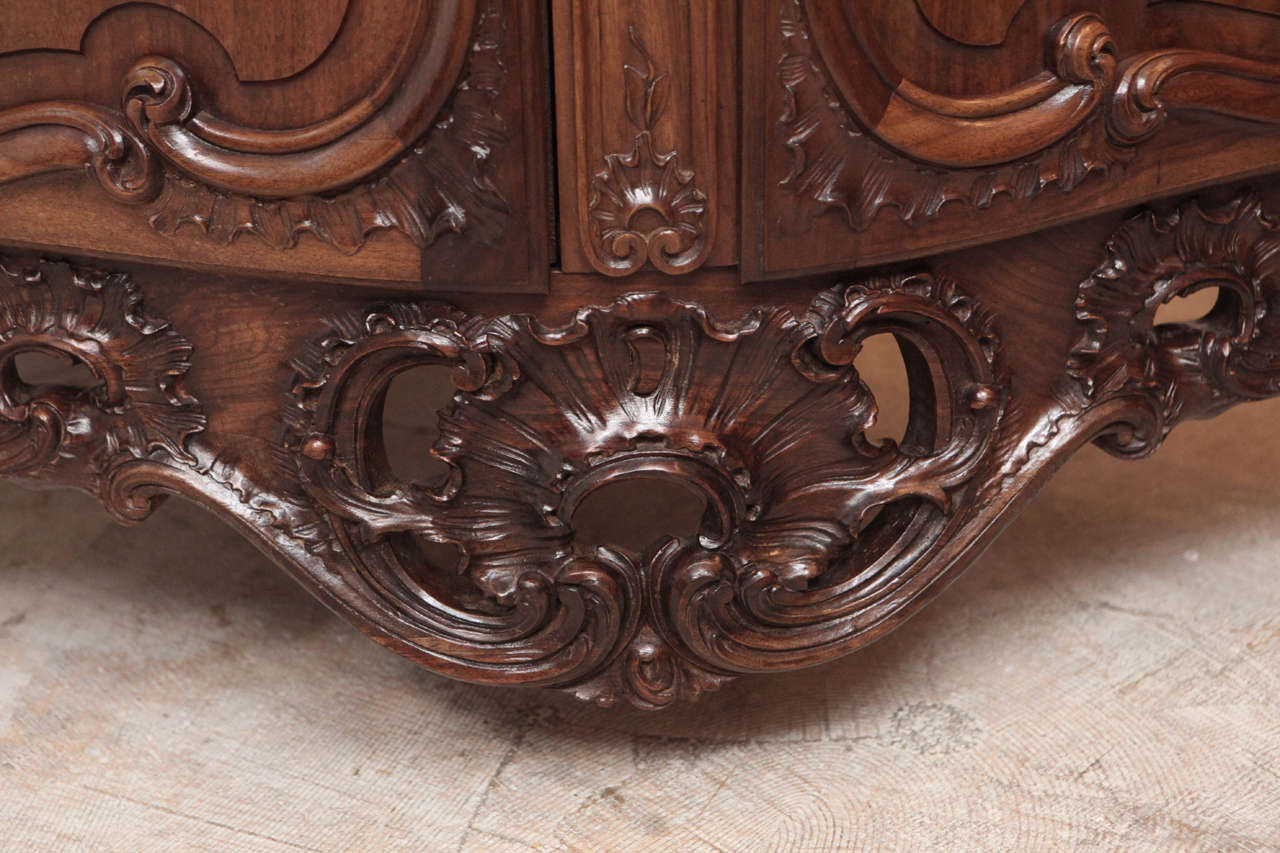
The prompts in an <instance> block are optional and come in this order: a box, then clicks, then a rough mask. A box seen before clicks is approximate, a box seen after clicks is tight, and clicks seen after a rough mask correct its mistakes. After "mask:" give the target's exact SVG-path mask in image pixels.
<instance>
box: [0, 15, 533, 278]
mask: <svg viewBox="0 0 1280 853" xmlns="http://www.w3.org/2000/svg"><path fill="white" fill-rule="evenodd" d="M0 6H3V7H5V8H4V12H5V16H6V21H7V23H9V22H11V25H8V26H6V28H5V30H4V32H3V34H0V81H3V82H4V84H5V85H0V93H2V94H0V183H3V184H4V185H3V186H0V198H3V199H4V200H5V204H4V206H3V211H2V212H0V239H5V240H7V241H9V242H23V243H32V244H37V245H49V246H58V247H67V248H71V249H83V250H86V251H89V252H98V253H102V254H107V255H123V256H130V257H144V258H151V259H155V260H160V261H168V262H175V263H187V264H199V265H206V266H214V267H227V268H233V269H238V268H246V269H258V270H263V271H268V272H270V271H276V272H288V273H292V274H301V275H319V276H336V277H343V276H352V277H360V278H368V279H372V280H375V281H379V280H380V281H383V282H402V283H406V284H415V285H418V284H420V283H422V282H426V283H427V284H429V285H431V286H437V287H446V288H458V287H483V288H504V289H521V290H537V289H541V288H542V287H543V286H544V284H545V276H546V269H547V265H548V264H547V240H546V231H545V227H546V226H545V222H544V221H543V217H542V216H541V215H538V216H532V215H531V212H533V211H537V212H538V213H539V214H541V211H542V210H544V209H545V200H546V181H547V164H546V151H545V141H544V134H543V132H542V130H541V128H542V126H543V123H544V121H545V117H544V104H545V95H546V93H545V87H546V74H547V71H546V56H545V50H544V47H543V45H544V42H543V39H544V38H545V33H544V27H543V23H544V22H543V20H542V15H541V14H540V12H538V11H537V10H536V9H535V8H534V7H533V6H532V5H531V4H528V3H523V2H520V0H321V2H316V3H308V4H306V5H305V7H304V6H300V5H294V4H284V3H280V4H253V5H252V9H249V7H248V6H246V4H242V3H237V2H234V0H163V2H160V3H157V4H154V5H150V4H149V5H138V4H129V3H121V2H111V0H52V3H46V4H42V5H41V6H36V5H35V4H32V3H25V2H18V0H3V2H0ZM10 7H11V8H10ZM246 10H248V11H246ZM79 173H87V174H79ZM88 180H93V181H96V182H97V184H98V185H99V190H101V191H100V192H98V193H97V194H96V195H95V194H93V193H89V192H86V191H85V187H84V183H85V182H86V181H88ZM102 191H105V192H102ZM59 199H62V200H63V201H62V202H61V203H59ZM69 199H74V201H75V208H76V209H74V210H68V209H65V208H66V204H67V200H69Z"/></svg>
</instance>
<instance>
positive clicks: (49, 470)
mask: <svg viewBox="0 0 1280 853" xmlns="http://www.w3.org/2000/svg"><path fill="white" fill-rule="evenodd" d="M0 279H2V280H0V475H3V476H9V477H17V478H20V479H40V480H47V481H52V482H58V483H63V484H66V485H72V486H76V487H78V488H82V489H84V490H86V491H89V492H90V493H92V494H95V495H97V496H98V497H99V498H100V499H101V500H103V502H104V503H106V504H107V506H108V508H110V509H111V510H112V511H114V512H115V513H116V514H117V515H119V516H121V517H124V518H129V519H133V520H136V519H138V518H140V517H142V516H143V515H145V514H146V512H147V511H148V510H149V502H148V501H145V500H143V501H140V502H138V501H134V500H132V497H131V495H130V494H129V493H128V492H127V491H120V490H119V489H117V487H116V484H117V482H118V480H119V478H120V477H122V476H128V475H129V472H130V468H131V466H134V465H136V464H139V463H143V462H156V461H160V462H162V463H172V464H175V465H179V466H188V465H193V464H194V463H195V461H196V460H195V457H194V456H193V455H192V454H191V452H190V451H189V447H188V445H189V441H190V439H191V437H192V436H194V435H196V434H198V433H200V432H201V431H203V429H204V427H205V416H204V414H203V412H202V411H201V407H200V404H199V402H198V401H197V400H196V399H195V397H194V396H192V394H191V393H190V391H189V390H188V388H187V371H188V369H189V368H190V358H191V345H190V344H189V343H187V341H186V340H185V339H184V338H183V337H182V336H181V335H179V334H178V333H176V332H175V331H173V330H172V329H171V328H169V326H168V324H167V323H165V322H164V321H163V320H160V319H158V318H157V317H155V316H154V315H152V314H151V313H149V312H148V311H147V310H146V308H145V307H144V306H143V304H142V299H141V296H140V295H139V293H138V291H137V289H136V287H135V286H134V284H133V282H132V281H131V280H130V278H129V277H128V276H127V275H125V274H123V273H110V272H104V271H101V270H96V269H90V268H82V267H72V266H68V265H66V264H58V263H51V262H31V263H21V262H18V261H15V260H12V259H4V258H0ZM28 352H39V353H45V354H48V355H53V356H57V357H59V358H60V359H63V360H70V361H73V362H78V363H79V364H81V365H83V366H84V367H86V368H88V370H89V371H90V372H91V373H92V375H93V376H94V377H95V378H96V379H97V380H98V384H97V385H96V386H95V387H92V388H78V387H61V386H56V385H54V386H48V385H45V386H41V385H32V384H30V383H28V382H27V381H26V380H24V378H23V377H22V376H21V375H20V373H19V370H18V365H17V362H16V359H17V357H18V356H19V355H20V354H22V353H28Z"/></svg>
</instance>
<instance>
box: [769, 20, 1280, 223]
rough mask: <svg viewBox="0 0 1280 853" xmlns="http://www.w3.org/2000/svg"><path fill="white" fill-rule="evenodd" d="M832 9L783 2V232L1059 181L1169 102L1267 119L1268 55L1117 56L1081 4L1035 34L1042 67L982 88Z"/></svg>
mask: <svg viewBox="0 0 1280 853" xmlns="http://www.w3.org/2000/svg"><path fill="white" fill-rule="evenodd" d="M839 5H840V4H834V3H826V2H822V0H786V2H785V3H784V4H783V6H782V11H781V40H782V58H781V60H780V62H779V65H778V82H779V84H780V86H781V87H782V89H783V91H784V93H785V95H784V101H783V110H782V112H781V114H780V115H779V117H778V122H777V131H778V137H779V141H780V143H781V145H782V146H783V147H785V148H786V149H787V151H788V154H789V157H790V160H791V167H790V170H789V172H788V173H787V175H786V176H785V177H784V178H783V179H782V181H781V186H783V187H785V188H787V189H788V190H789V191H790V193H791V195H792V197H793V199H794V200H795V202H796V203H795V204H794V205H791V206H790V208H791V209H790V210H788V211H787V212H786V213H785V214H784V223H783V224H784V227H785V228H786V230H787V231H788V232H790V233H803V232H805V231H806V230H807V229H808V228H809V227H810V224H811V222H812V220H813V219H814V218H815V217H816V216H819V215H821V214H822V213H823V212H825V211H827V210H832V209H834V210H837V211H839V212H840V213H841V215H842V217H843V219H844V220H845V222H846V223H847V224H848V226H849V227H850V228H851V229H852V230H855V231H862V230H865V229H866V228H868V227H869V226H870V224H871V222H872V221H873V220H874V219H875V218H876V216H877V215H878V214H879V213H880V211H882V210H884V209H886V208H887V209H892V210H894V211H896V213H897V215H898V217H899V218H900V219H901V220H902V221H904V222H908V223H920V222H924V221H927V220H929V219H932V218H934V217H935V216H937V215H938V213H939V212H940V211H941V210H942V208H943V207H944V206H945V205H947V204H950V203H953V202H955V203H961V204H967V205H971V206H973V207H976V208H985V207H987V206H989V205H990V204H991V203H992V201H994V200H995V199H996V198H997V197H999V196H1009V197H1010V198H1013V199H1015V200H1029V199H1033V198H1035V197H1037V196H1039V195H1040V194H1041V193H1042V192H1043V191H1044V190H1045V189H1046V188H1047V187H1050V186H1053V187H1057V188H1058V189H1060V190H1062V191H1064V192H1066V191H1071V190H1073V189H1075V188H1076V187H1078V186H1079V185H1080V184H1081V183H1082V182H1083V181H1084V180H1086V179H1087V178H1089V177H1090V176H1092V175H1107V174H1109V173H1110V172H1111V171H1112V170H1114V169H1119V168H1123V167H1124V166H1125V164H1127V163H1129V162H1131V161H1132V160H1133V158H1134V157H1136V156H1138V153H1139V148H1138V146H1139V144H1140V143H1142V142H1144V141H1146V140H1147V139H1149V138H1151V137H1152V136H1153V135H1154V134H1155V132H1156V131H1157V130H1158V129H1159V128H1160V127H1161V126H1163V124H1164V123H1165V119H1166V118H1167V116H1168V114H1169V111H1170V110H1178V109H1183V110H1198V111H1201V112H1207V113H1213V114H1218V115H1227V116H1234V117H1238V118H1245V119H1250V120H1253V121H1260V122H1266V123H1270V124H1275V123H1278V122H1280V111H1277V110H1276V109H1275V108H1274V106H1273V105H1274V103H1275V102H1276V97H1275V95H1276V93H1277V91H1278V88H1277V87H1280V66H1277V65H1274V64H1269V63H1262V62H1255V61H1250V60H1245V59H1242V58H1239V57H1234V56H1228V55H1224V54H1217V53H1211V52H1205V51H1200V50H1190V49H1176V48H1170V49H1162V50H1153V51H1149V52H1147V53H1142V54H1138V55H1135V56H1130V57H1127V58H1122V55H1121V54H1120V52H1119V49H1118V47H1117V45H1116V44H1115V42H1114V40H1113V38H1112V37H1111V34H1110V33H1109V32H1108V30H1107V28H1106V25H1105V23H1104V22H1103V21H1102V20H1101V18H1099V17H1098V16H1097V15H1096V14H1094V13H1087V12H1086V13H1077V14H1073V15H1070V16H1068V17H1066V18H1064V19H1062V20H1061V21H1059V22H1058V23H1057V24H1056V25H1055V26H1054V28H1053V29H1052V31H1051V32H1050V33H1049V34H1048V35H1049V43H1050V48H1051V49H1050V51H1049V59H1048V62H1047V68H1046V71H1045V72H1043V73H1042V74H1040V75H1038V76H1036V77H1033V78H1031V79H1029V80H1027V81H1026V82H1025V83H1023V84H1021V85H1020V86H1018V87H1015V88H1013V89H1009V90H1006V91H1002V92H997V93H992V94H990V95H986V96H982V97H974V98H955V97H949V96H944V95H940V94H938V93H934V92H929V91H926V90H924V89H922V88H920V87H918V86H916V85H915V84H913V83H912V82H910V81H909V80H904V79H902V78H901V75H900V74H898V73H897V72H896V71H895V69H893V68H892V67H891V66H888V65H887V63H888V62H889V59H888V57H889V56H890V52H889V51H888V50H887V49H884V48H883V46H876V45H869V44H867V43H863V42H861V41H860V37H858V36H857V35H856V33H861V32H862V31H863V30H867V31H869V30H870V28H868V27H865V26H859V27H853V25H851V24H850V23H849V22H848V21H847V20H845V19H844V18H843V17H842V15H843V14H845V13H844V12H842V11H836V7H837V6H839ZM841 8H842V9H843V8H844V7H843V6H841ZM848 14H850V15H853V16H854V17H855V18H857V16H859V15H867V14H870V13H869V12H866V11H863V10H861V7H857V8H855V9H853V10H852V11H849V12H848ZM813 17H817V18H818V21H817V22H816V23H815V22H814V21H813V20H812V18H813ZM864 23H865V22H864ZM819 45H821V49H820V48H819ZM824 53H825V54H827V55H826V56H825V57H824ZM846 66H847V67H846ZM886 105H887V106H886Z"/></svg>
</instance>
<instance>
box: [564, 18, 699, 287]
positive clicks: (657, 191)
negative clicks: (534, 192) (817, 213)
mask: <svg viewBox="0 0 1280 853" xmlns="http://www.w3.org/2000/svg"><path fill="white" fill-rule="evenodd" d="M628 34H629V36H630V39H631V44H632V46H633V47H634V48H635V50H636V52H637V54H638V56H639V62H638V63H637V64H636V65H631V64H627V65H625V66H624V67H623V78H624V87H623V88H624V91H623V108H624V110H625V112H626V115H627V119H628V121H630V122H631V124H632V126H633V127H634V128H635V131H636V135H635V139H634V141H633V145H632V149H631V151H630V152H629V153H625V154H623V153H615V154H609V155H608V156H606V157H605V160H604V169H603V170H602V171H600V172H598V173H596V175H595V176H594V177H593V178H592V181H591V197H590V201H589V203H588V217H589V219H590V221H591V227H592V236H593V239H594V240H595V241H596V242H597V243H598V245H599V249H600V250H601V251H600V258H601V264H602V271H603V272H605V273H607V274H608V275H614V276H625V275H630V274H632V273H634V272H637V271H638V270H640V269H641V268H642V267H644V266H645V265H646V264H651V265H653V266H654V267H655V268H656V269H658V270H660V271H662V272H665V273H667V274H669V275H679V274H682V273H687V272H692V271H693V270H695V269H697V268H698V267H699V266H701V264H702V263H703V261H704V260H705V259H706V252H707V249H708V245H707V239H706V237H707V235H706V227H705V216H706V206H707V197H706V195H705V194H704V193H703V192H702V190H700V189H699V188H698V187H697V185H696V184H695V183H694V174H693V172H691V171H688V170H686V169H682V168H681V167H680V160H679V154H678V153H677V152H676V151H667V152H665V153H663V152H662V151H661V150H660V149H659V147H658V145H657V143H656V142H655V134H656V132H657V126H658V122H659V121H660V120H661V118H662V114H663V111H664V109H665V107H666V101H667V90H668V86H667V75H666V74H665V73H661V72H658V71H657V70H656V68H655V64H654V60H653V57H652V56H651V55H650V53H649V49H648V48H647V47H646V46H645V44H644V42H643V41H642V40H641V38H640V35H639V34H638V33H637V32H636V29H635V27H630V28H629V30H628Z"/></svg>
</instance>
